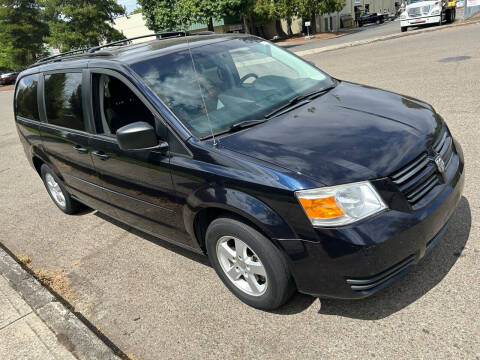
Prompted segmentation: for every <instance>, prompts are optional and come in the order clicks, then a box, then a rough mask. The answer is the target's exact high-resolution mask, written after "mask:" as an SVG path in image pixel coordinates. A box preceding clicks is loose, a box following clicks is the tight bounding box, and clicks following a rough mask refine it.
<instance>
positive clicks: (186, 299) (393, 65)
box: [0, 22, 480, 359]
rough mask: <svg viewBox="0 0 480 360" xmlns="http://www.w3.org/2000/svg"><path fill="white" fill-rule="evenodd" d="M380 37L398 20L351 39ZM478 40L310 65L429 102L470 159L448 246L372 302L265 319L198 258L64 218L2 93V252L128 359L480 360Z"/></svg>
mask: <svg viewBox="0 0 480 360" xmlns="http://www.w3.org/2000/svg"><path fill="white" fill-rule="evenodd" d="M375 29H378V31H390V30H391V31H393V29H395V31H397V32H398V31H400V29H399V24H398V22H392V23H389V24H385V25H383V26H382V27H378V28H373V27H372V29H371V30H370V29H369V30H365V31H362V32H360V33H358V34H354V35H351V37H349V39H348V40H349V41H351V40H352V37H353V36H356V35H359V36H360V34H362V33H367V32H368V31H372V32H373V31H377V30H375ZM376 36H377V35H376ZM479 38H480V25H479V24H472V25H467V26H462V27H456V28H449V29H445V30H441V31H434V32H429V33H423V34H419V35H417V36H407V37H401V38H398V39H392V40H388V41H382V42H376V43H372V44H368V45H362V46H356V47H352V48H346V49H342V50H337V51H330V52H326V53H320V54H316V55H310V56H307V57H306V59H307V60H309V61H312V62H314V63H315V64H316V65H317V66H318V67H320V68H321V69H323V70H325V71H326V72H328V73H329V74H330V75H332V76H334V77H337V78H339V79H343V80H348V81H352V82H358V83H363V84H367V85H371V86H375V87H379V88H383V89H386V90H391V91H394V92H399V93H403V94H406V95H409V96H413V97H417V98H420V99H421V100H424V101H427V102H429V103H431V104H432V105H433V106H434V107H435V109H436V110H437V111H438V112H439V113H440V114H441V115H442V116H443V117H444V118H445V119H446V121H447V123H448V125H449V127H450V130H451V132H452V133H453V135H454V136H455V137H456V139H457V140H458V141H459V142H460V143H461V145H462V147H463V151H464V154H465V163H466V183H465V190H464V197H463V198H462V200H461V202H460V204H459V207H458V208H457V210H456V212H455V213H454V215H453V217H452V219H451V222H450V224H449V227H448V229H447V232H446V234H445V236H444V238H443V239H442V241H441V242H440V243H439V244H438V245H437V246H436V248H434V250H433V251H432V252H431V253H430V254H429V256H428V257H426V258H424V259H423V260H422V261H421V263H420V264H419V265H418V266H416V267H415V268H414V269H413V270H412V271H411V272H409V273H408V274H407V275H406V276H404V277H403V278H401V279H399V280H398V281H396V282H395V283H393V284H392V285H391V286H389V287H388V288H386V289H384V290H382V291H381V292H379V293H378V294H376V295H374V296H372V297H370V298H367V299H364V300H357V301H341V300H334V299H321V300H319V299H315V298H312V297H309V296H305V295H297V296H295V297H294V298H293V299H292V300H291V301H290V302H289V303H288V304H287V305H286V306H284V307H282V308H280V309H279V310H277V311H274V312H264V311H259V310H256V309H253V308H250V307H248V306H246V305H245V304H243V303H241V302H240V301H239V300H237V299H236V298H235V297H234V296H233V295H232V294H231V293H230V292H229V291H228V290H227V288H225V287H224V285H223V284H222V283H221V281H220V280H219V279H218V278H217V275H216V274H215V272H214V270H213V269H212V268H211V267H210V266H209V264H208V261H207V259H206V258H204V257H202V256H199V255H196V254H193V253H190V252H188V251H186V250H182V249H180V248H178V247H176V246H173V245H169V244H167V243H165V242H163V241H161V240H158V239H155V238H153V237H152V236H150V235H146V234H144V233H142V232H140V231H137V230H133V229H131V228H129V227H128V226H126V225H123V224H120V223H118V222H117V221H115V220H113V219H111V218H109V217H107V216H105V215H103V214H100V213H98V212H96V211H85V212H84V213H82V214H80V215H78V216H68V215H65V214H63V213H62V212H60V211H59V210H58V209H57V208H56V206H55V205H54V204H53V202H52V201H51V199H50V198H49V196H48V194H47V192H46V190H45V188H44V186H43V184H42V182H41V179H40V177H39V176H38V175H37V174H36V173H35V171H34V170H33V169H32V168H30V166H29V164H28V162H27V159H26V157H25V154H24V152H23V147H22V146H21V144H20V141H19V139H18V135H17V132H16V130H15V126H14V121H13V111H12V103H13V92H12V91H2V92H0V106H1V108H2V110H3V111H2V112H1V114H0V124H1V128H2V132H1V134H0V149H1V151H2V156H1V159H2V161H1V165H0V186H1V188H2V190H3V191H2V192H1V194H0V213H1V216H0V229H1V234H0V242H1V243H2V244H4V245H5V246H6V247H7V248H8V249H9V250H10V251H11V252H13V253H14V254H16V255H17V256H20V255H22V257H25V256H28V258H29V259H30V260H31V263H30V264H29V266H30V267H31V268H32V269H33V270H36V271H38V270H44V271H52V272H55V273H57V274H58V273H59V274H62V276H64V277H65V278H66V279H64V280H65V281H64V282H63V285H64V286H61V287H60V286H59V287H57V288H56V287H55V284H53V285H52V287H53V288H54V289H56V290H57V292H58V293H59V294H60V295H63V296H64V297H65V298H66V299H68V301H69V302H70V303H71V304H72V305H73V306H74V308H75V311H77V312H79V313H80V314H81V315H83V316H84V317H85V318H87V319H88V320H89V321H90V322H91V323H92V324H93V325H94V326H95V327H96V328H97V329H98V330H99V331H100V332H102V333H103V334H104V335H105V336H106V337H108V339H110V340H111V341H112V342H113V343H114V344H115V345H117V346H118V347H119V348H120V349H121V350H122V351H123V352H124V353H125V354H127V355H128V356H129V357H131V358H132V359H182V358H188V359H227V358H228V359H237V358H253V359H258V358H262V359H279V358H282V359H287V358H288V359H293V358H300V359H321V358H338V359H352V358H354V359H367V358H374V357H375V358H382V359H395V358H405V359H416V358H422V359H479V356H480V343H479V341H478V339H479V336H480V335H479V334H480V321H479V319H480V304H479V294H480V283H479V281H478V276H479V268H480V261H479V259H480V244H479V242H480V193H479V192H478V187H479V185H480V157H479V156H478V154H480V142H479V137H480V127H479V124H478V122H479V115H478V114H479V113H480V102H479V96H480V81H479V79H480V42H479V41H478V39H479ZM338 39H342V38H338ZM353 40H355V39H353ZM330 41H332V40H329V42H330ZM290 50H292V51H298V50H299V47H295V48H294V49H293V48H291V49H290ZM298 131H302V130H301V129H299V130H298ZM65 284H67V286H65Z"/></svg>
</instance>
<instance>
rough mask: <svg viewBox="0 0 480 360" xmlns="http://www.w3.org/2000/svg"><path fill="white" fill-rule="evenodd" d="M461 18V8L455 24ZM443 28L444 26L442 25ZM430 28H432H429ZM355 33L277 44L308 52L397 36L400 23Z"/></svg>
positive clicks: (391, 22) (372, 25)
mask: <svg viewBox="0 0 480 360" xmlns="http://www.w3.org/2000/svg"><path fill="white" fill-rule="evenodd" d="M462 18H463V8H459V9H457V16H456V20H455V23H459V22H461V20H462ZM443 26H445V24H444V25H443ZM429 27H432V26H429ZM424 28H426V27H413V28H409V29H408V31H412V32H415V31H418V30H420V29H424ZM355 30H356V32H353V33H351V34H348V35H344V36H340V37H336V38H332V39H317V40H306V41H302V42H293V43H292V42H284V43H279V45H281V46H282V47H284V48H286V49H289V50H290V51H293V52H299V51H304V50H310V49H314V48H317V47H322V46H330V45H340V44H344V43H347V42H354V41H361V40H368V39H373V38H378V37H382V36H387V35H392V34H398V33H400V22H399V21H398V20H397V21H388V22H386V23H384V24H380V25H376V24H366V25H365V26H363V27H361V28H355Z"/></svg>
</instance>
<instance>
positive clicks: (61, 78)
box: [45, 73, 85, 130]
mask: <svg viewBox="0 0 480 360" xmlns="http://www.w3.org/2000/svg"><path fill="white" fill-rule="evenodd" d="M45 108H46V109H45V110H46V112H47V121H48V123H49V124H54V125H59V126H64V127H67V128H70V129H76V130H85V123H84V121H83V108H82V74H81V73H61V74H52V75H45Z"/></svg>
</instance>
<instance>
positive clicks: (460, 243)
mask: <svg viewBox="0 0 480 360" xmlns="http://www.w3.org/2000/svg"><path fill="white" fill-rule="evenodd" d="M471 225H472V216H471V211H470V205H469V203H468V200H467V199H466V198H465V197H462V199H461V200H460V203H459V205H458V207H457V209H456V210H455V213H454V214H453V215H452V218H451V219H450V222H449V224H448V227H447V231H446V233H445V235H444V236H443V238H442V239H441V240H440V241H439V243H438V244H437V245H436V246H435V248H433V249H432V252H431V253H430V254H428V255H427V256H425V258H423V259H422V260H421V261H420V262H419V263H418V264H417V265H416V266H414V268H413V269H412V270H411V271H410V272H409V273H407V274H406V275H405V276H404V277H402V278H400V279H398V280H397V281H395V282H394V283H392V284H391V285H390V286H388V287H386V288H385V289H383V290H381V291H380V292H378V293H377V294H375V295H372V296H371V297H368V298H365V299H361V300H335V299H322V300H321V308H320V310H319V314H324V315H337V316H344V317H349V318H354V319H362V320H379V319H382V318H385V317H387V316H390V315H392V314H394V313H396V312H397V311H400V310H401V309H403V308H404V307H406V306H408V305H410V304H411V303H413V302H414V301H416V300H417V299H419V298H421V297H422V296H423V295H425V294H426V293H427V292H429V291H430V290H431V289H433V288H434V287H435V286H436V285H437V284H438V283H440V281H442V279H443V278H444V277H445V276H446V275H447V274H448V272H449V271H450V269H451V268H452V267H453V265H455V263H456V262H457V260H458V259H459V258H460V257H462V256H464V254H462V251H463V249H464V248H465V244H466V243H467V240H468V237H469V234H470V228H471Z"/></svg>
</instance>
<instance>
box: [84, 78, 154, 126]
mask: <svg viewBox="0 0 480 360" xmlns="http://www.w3.org/2000/svg"><path fill="white" fill-rule="evenodd" d="M92 94H93V97H94V98H93V103H94V114H95V127H96V130H97V134H103V135H111V136H113V135H115V134H116V132H117V130H118V129H120V128H121V127H123V126H125V125H128V124H131V123H134V122H137V121H144V122H147V123H149V124H150V125H152V126H153V127H155V118H154V116H153V114H152V113H151V112H150V110H148V108H147V107H146V106H145V104H144V103H143V102H142V101H141V100H140V99H139V98H138V96H136V95H135V94H134V93H133V91H132V90H130V88H129V87H128V86H127V85H125V84H124V83H123V82H122V81H121V80H119V79H117V78H115V77H113V76H108V75H105V74H103V75H100V74H94V76H93V92H92ZM157 130H158V129H157Z"/></svg>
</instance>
